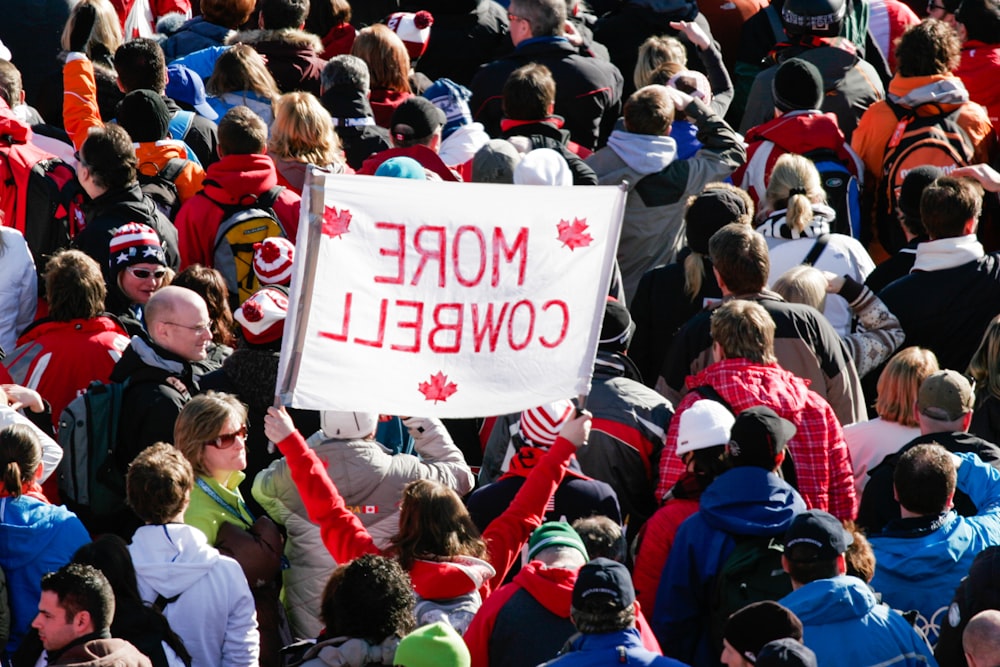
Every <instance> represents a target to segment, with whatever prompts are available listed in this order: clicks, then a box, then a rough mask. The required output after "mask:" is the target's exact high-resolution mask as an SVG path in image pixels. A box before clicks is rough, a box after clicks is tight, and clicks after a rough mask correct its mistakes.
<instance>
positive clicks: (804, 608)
mask: <svg viewBox="0 0 1000 667" xmlns="http://www.w3.org/2000/svg"><path fill="white" fill-rule="evenodd" d="M781 604H783V605H785V606H786V607H788V608H789V609H791V610H792V611H793V612H795V615H796V616H798V617H799V620H801V621H802V624H803V625H827V624H830V623H840V622H843V621H850V620H855V619H858V618H862V617H863V616H865V615H867V614H868V612H870V611H871V610H872V609H874V608H875V605H876V604H878V601H877V600H876V599H875V594H874V593H873V592H872V590H871V589H870V588H869V587H868V585H867V584H866V583H865V582H863V581H861V580H860V579H858V578H857V577H851V576H847V575H841V576H839V577H834V578H832V579H819V580H817V581H814V582H812V583H809V584H806V585H805V586H803V587H802V588H800V589H799V590H797V591H792V592H791V593H789V594H788V595H786V596H785V597H783V598H782V599H781Z"/></svg>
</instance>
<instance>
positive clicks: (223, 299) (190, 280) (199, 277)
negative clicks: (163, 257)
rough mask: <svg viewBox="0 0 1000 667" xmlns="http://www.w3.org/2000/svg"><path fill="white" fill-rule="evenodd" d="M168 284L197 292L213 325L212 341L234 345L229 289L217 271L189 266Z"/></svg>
mask: <svg viewBox="0 0 1000 667" xmlns="http://www.w3.org/2000/svg"><path fill="white" fill-rule="evenodd" d="M170 284H171V285H175V286H177V287H186V288H188V289H189V290H191V291H192V292H197V293H198V294H199V295H201V298H203V299H204V300H205V305H206V307H207V308H208V319H210V320H211V321H212V324H213V325H214V327H213V330H212V341H213V342H214V343H215V344H216V345H234V344H235V343H236V320H234V319H233V311H231V310H230V309H229V288H228V287H226V279H225V278H223V277H222V274H221V273H219V271H218V270H217V269H212V268H209V267H207V266H202V265H201V264H191V265H189V266H188V267H187V268H186V269H184V270H183V271H181V272H180V273H178V274H177V275H176V276H174V279H173V280H171V281H170Z"/></svg>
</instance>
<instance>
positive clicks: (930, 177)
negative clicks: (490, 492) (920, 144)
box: [897, 164, 944, 220]
mask: <svg viewBox="0 0 1000 667" xmlns="http://www.w3.org/2000/svg"><path fill="white" fill-rule="evenodd" d="M940 176H944V172H943V171H941V169H939V168H938V167H935V166H933V165H929V164H925V165H921V166H919V167H914V168H913V169H911V170H910V171H909V172H907V174H906V177H905V178H904V179H903V183H902V185H900V186H899V198H898V199H897V201H898V206H899V210H900V211H902V212H903V215H905V216H906V217H908V218H917V219H918V220H919V219H920V198H921V197H922V196H923V194H924V190H925V189H926V188H927V186H928V185H930V184H931V183H933V182H934V181H936V180H937V179H938V178H939V177H940Z"/></svg>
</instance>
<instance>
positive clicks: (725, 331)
mask: <svg viewBox="0 0 1000 667" xmlns="http://www.w3.org/2000/svg"><path fill="white" fill-rule="evenodd" d="M774 330H775V325H774V320H773V319H771V315H770V313H768V312H767V311H766V310H764V307H763V306H761V305H760V304H759V303H757V302H755V301H744V300H742V299H733V300H732V301H727V302H726V303H724V304H722V305H721V306H719V307H718V308H716V309H715V311H714V312H713V313H712V319H711V331H712V341H713V342H715V343H718V344H719V345H720V346H722V351H723V352H724V353H725V355H726V358H727V359H747V360H748V361H752V362H753V363H756V364H774V363H777V358H776V357H775V356H774Z"/></svg>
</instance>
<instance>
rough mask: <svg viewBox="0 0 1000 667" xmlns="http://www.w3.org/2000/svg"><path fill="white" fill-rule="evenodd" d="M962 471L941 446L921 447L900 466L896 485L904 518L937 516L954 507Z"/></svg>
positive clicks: (903, 458)
mask: <svg viewBox="0 0 1000 667" xmlns="http://www.w3.org/2000/svg"><path fill="white" fill-rule="evenodd" d="M957 478H958V471H957V470H956V469H955V462H954V460H953V459H952V454H951V452H949V451H948V450H947V449H945V448H944V447H942V446H941V445H938V444H933V443H932V444H927V445H917V446H916V447H913V448H912V449H908V450H907V451H906V452H905V453H904V454H903V455H902V456H900V457H899V460H898V461H897V462H896V469H895V470H894V471H893V473H892V484H893V487H894V488H895V490H896V500H898V501H899V507H900V509H901V510H902V511H903V515H904V517H905V516H907V515H909V516H937V515H939V514H941V513H942V512H946V511H947V510H949V509H950V508H951V506H952V498H953V497H954V495H955V483H956V480H957Z"/></svg>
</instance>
